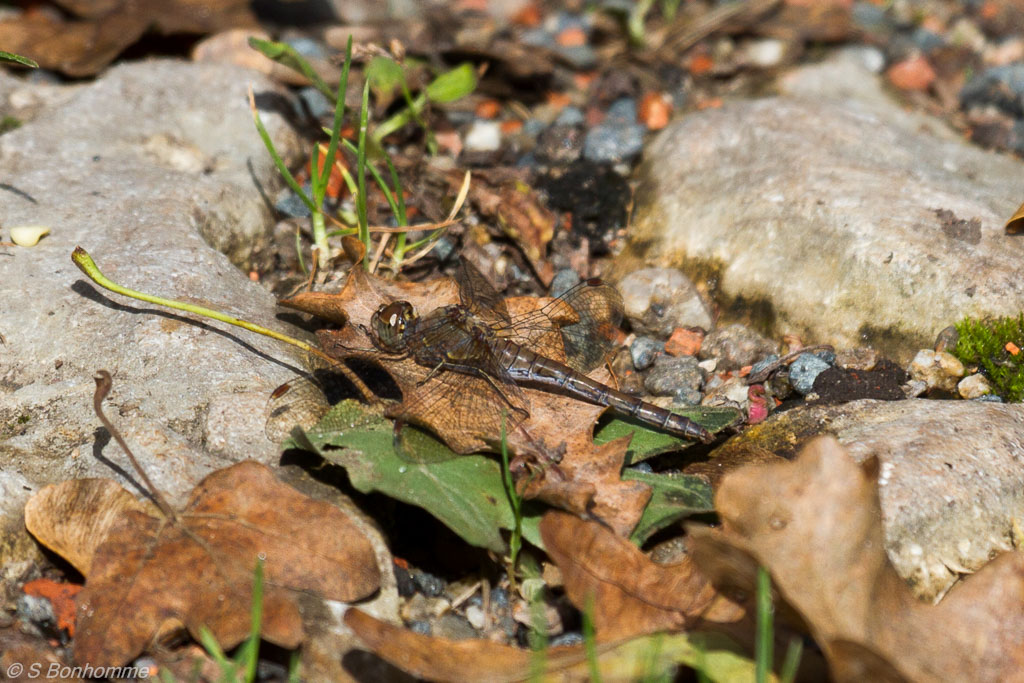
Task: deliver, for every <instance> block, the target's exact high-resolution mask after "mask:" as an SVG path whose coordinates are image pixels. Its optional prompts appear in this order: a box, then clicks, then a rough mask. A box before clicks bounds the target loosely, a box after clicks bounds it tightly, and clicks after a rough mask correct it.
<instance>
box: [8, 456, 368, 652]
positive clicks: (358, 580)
mask: <svg viewBox="0 0 1024 683" xmlns="http://www.w3.org/2000/svg"><path fill="white" fill-rule="evenodd" d="M111 486H115V487H116V486H117V485H116V484H114V483H113V482H107V483H95V481H94V482H93V483H90V484H86V485H76V484H72V483H66V484H64V485H60V486H58V487H51V488H50V489H46V490H44V493H46V495H45V496H43V497H42V498H41V501H40V502H30V504H29V505H30V507H31V508H32V511H31V515H28V514H27V516H31V517H32V520H33V521H32V526H31V527H30V529H34V531H33V533H34V534H36V535H37V538H40V540H41V542H43V543H44V545H47V546H48V547H51V548H54V549H60V552H62V553H64V552H67V553H68V555H67V556H68V557H75V558H76V561H77V562H78V563H79V564H78V565H76V566H79V565H80V566H82V567H84V568H85V569H86V572H84V573H87V581H86V586H85V588H84V589H83V590H82V591H81V593H79V594H78V598H77V601H76V602H77V606H78V619H77V622H78V632H77V636H76V638H75V660H76V661H77V662H79V663H83V664H84V663H88V664H91V665H92V666H95V667H102V666H120V665H122V664H124V663H125V662H127V661H130V660H131V659H132V658H134V657H136V656H138V655H139V653H141V652H142V650H143V648H144V647H145V646H146V645H147V644H148V643H150V642H151V641H153V640H157V641H159V640H161V639H163V638H165V637H166V636H168V635H169V634H171V633H174V632H176V631H178V630H180V629H181V628H182V627H184V628H187V629H188V631H189V632H190V633H191V634H192V635H193V636H194V637H195V636H198V634H199V629H200V627H202V626H206V627H207V628H209V629H210V630H211V631H212V632H213V634H214V635H215V636H216V638H217V639H218V641H219V642H220V644H221V645H222V647H224V648H225V649H226V648H230V647H233V646H234V645H237V644H238V643H239V642H241V641H242V640H243V639H244V638H245V637H246V636H247V635H248V632H249V628H250V607H251V599H252V596H251V586H252V581H253V570H254V568H255V566H256V562H257V559H262V560H263V562H264V564H265V570H264V575H265V577H266V578H265V589H264V595H265V598H264V616H263V623H262V635H263V637H264V638H265V639H267V640H268V641H270V642H273V643H276V644H278V645H281V646H282V647H296V646H297V645H298V644H299V643H300V642H301V641H302V639H303V629H302V619H301V614H300V612H299V608H298V604H297V599H298V597H299V595H300V594H306V595H315V596H320V597H322V598H325V599H331V600H342V601H353V600H358V599H361V598H364V597H367V596H368V595H370V594H371V593H373V592H374V591H376V590H377V588H378V586H379V582H380V571H379V569H378V567H377V562H376V557H375V554H374V551H373V548H372V546H371V545H370V542H369V541H368V540H367V539H366V537H365V536H364V535H363V534H362V532H361V531H360V530H359V528H358V527H357V526H356V524H355V523H354V522H353V521H352V520H350V519H349V518H348V516H347V515H346V514H345V513H343V512H342V511H341V510H339V509H338V508H337V507H335V506H333V505H330V504H328V503H324V502H321V501H316V500H313V499H311V498H308V497H306V496H304V495H302V494H300V493H299V492H298V491H295V490H294V489H292V488H291V487H289V486H286V485H284V484H282V483H281V482H279V481H278V480H277V479H276V478H275V477H274V475H273V474H272V473H271V472H270V470H269V469H268V468H267V467H265V466H264V465H261V464H259V463H255V462H252V461H246V462H242V463H239V464H237V465H233V466H232V467H229V468H226V469H223V470H219V471H217V472H214V473H213V474H211V475H210V476H208V477H206V478H205V479H204V480H203V481H202V482H200V484H199V485H198V486H197V487H196V489H195V490H194V491H193V492H192V495H191V497H190V499H189V502H188V504H187V505H186V506H185V508H184V510H183V511H182V512H181V513H179V514H178V522H177V523H174V522H171V521H169V520H167V519H164V518H163V517H158V516H155V515H154V514H152V511H151V508H145V507H143V506H141V505H137V506H133V505H131V504H129V503H127V502H125V500H124V496H127V495H128V494H127V492H124V494H123V495H122V494H118V493H116V492H115V491H114V490H113V489H112V488H110V487H111ZM39 495H40V496H42V494H39ZM62 495H63V496H66V498H62ZM129 497H130V496H129ZM76 505H84V506H85V507H75V506H76ZM65 513H66V514H68V517H67V519H66V521H65V522H63V523H62V522H60V521H59V520H54V519H52V518H51V516H52V515H60V514H65ZM79 527H81V528H79ZM104 530H105V532H106V533H105V534H104V533H103V532H104ZM325 530H329V532H328V533H325ZM101 534H102V540H99V539H98V537H99V536H100V535H101Z"/></svg>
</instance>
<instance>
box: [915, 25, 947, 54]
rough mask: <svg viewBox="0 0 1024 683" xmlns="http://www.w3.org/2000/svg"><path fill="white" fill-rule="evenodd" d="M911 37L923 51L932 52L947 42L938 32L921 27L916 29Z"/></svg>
mask: <svg viewBox="0 0 1024 683" xmlns="http://www.w3.org/2000/svg"><path fill="white" fill-rule="evenodd" d="M910 39H911V40H913V41H914V44H915V45H917V46H918V47H919V48H920V49H921V51H922V52H931V51H932V50H936V49H938V48H940V47H942V46H943V45H945V44H946V41H945V40H944V39H943V38H942V36H940V35H939V34H938V33H933V32H931V31H929V30H928V29H926V28H921V27H918V28H916V29H914V32H913V33H912V34H910Z"/></svg>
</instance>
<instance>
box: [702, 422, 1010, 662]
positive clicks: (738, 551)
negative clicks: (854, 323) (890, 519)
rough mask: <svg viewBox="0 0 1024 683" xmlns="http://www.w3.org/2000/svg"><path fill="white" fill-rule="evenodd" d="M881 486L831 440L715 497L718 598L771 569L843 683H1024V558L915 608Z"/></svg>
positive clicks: (709, 563)
mask: <svg viewBox="0 0 1024 683" xmlns="http://www.w3.org/2000/svg"><path fill="white" fill-rule="evenodd" d="M875 469H877V468H875ZM875 477H876V473H875V472H874V471H873V469H872V468H871V467H868V468H865V467H862V466H860V465H858V464H857V463H855V462H854V461H853V460H852V459H851V458H850V457H849V456H848V455H847V454H846V452H845V451H844V450H843V448H842V446H840V445H839V443H838V442H837V441H836V440H835V439H833V438H831V437H821V438H818V439H816V440H814V441H812V442H811V443H809V444H808V445H807V446H806V447H805V448H804V449H803V450H802V451H801V452H800V454H799V455H798V456H797V458H796V460H795V461H793V462H788V463H780V464H771V465H752V466H749V467H745V468H742V469H739V470H737V471H735V472H732V473H730V474H728V475H726V476H725V478H724V479H723V481H722V484H721V487H720V488H719V491H718V493H717V495H716V496H715V507H716V509H717V510H718V512H719V515H720V517H721V519H722V527H721V529H720V530H713V529H708V528H701V527H693V528H691V529H690V539H691V542H690V549H691V553H692V555H693V558H694V561H695V562H696V563H697V565H698V566H699V567H700V568H701V570H702V571H704V572H705V573H706V574H707V575H708V576H709V577H710V578H711V579H712V581H713V582H714V583H715V585H718V586H722V585H728V584H734V585H735V584H742V583H746V582H749V580H750V577H752V576H753V574H754V572H755V569H756V566H757V565H758V564H761V565H763V566H765V567H767V568H768V570H769V571H770V572H771V574H772V580H773V582H774V584H775V586H776V587H777V589H778V591H779V594H780V596H781V597H782V599H784V600H785V602H786V603H787V604H788V605H789V606H791V607H792V608H793V609H795V610H796V611H797V612H798V613H799V614H800V616H801V617H802V618H803V620H804V621H805V622H806V624H807V625H808V626H809V628H810V630H811V633H812V635H813V636H814V637H815V639H816V640H817V642H818V643H819V644H820V645H821V647H822V649H823V650H824V652H825V655H826V657H827V658H828V660H829V665H830V667H831V669H832V674H833V676H834V677H835V678H836V679H837V680H842V681H845V680H850V681H853V680H864V679H863V678H861V677H860V676H861V674H862V673H863V672H876V673H882V672H886V676H887V677H886V678H885V679H886V680H894V679H895V678H899V677H902V678H904V679H906V680H914V681H940V680H973V681H1004V680H1011V679H1012V680H1019V679H1020V678H1021V674H1020V672H1021V671H1022V670H1024V648H1022V647H1021V644H1022V639H1021V635H1020V634H1021V633H1024V555H1022V554H1021V553H1005V554H1003V555H1000V556H999V557H997V558H996V559H995V560H993V561H992V562H990V563H989V564H988V565H986V566H985V567H983V568H982V569H981V570H980V571H979V572H977V573H976V574H974V575H972V576H969V577H967V578H966V579H965V580H964V581H962V582H961V583H960V584H958V585H957V586H955V587H954V588H953V590H951V591H950V592H949V593H948V594H947V596H946V597H945V598H944V599H943V600H942V602H941V603H939V604H938V605H929V604H926V603H923V602H920V601H918V600H916V599H915V598H914V596H913V594H912V593H911V591H910V589H909V587H908V586H907V584H906V583H904V581H903V580H902V579H901V578H900V577H899V576H898V575H897V573H896V571H895V569H893V567H892V565H891V564H890V563H889V560H888V558H887V556H886V554H885V550H884V544H883V536H882V523H881V511H880V507H879V503H878V492H877V484H876V481H875Z"/></svg>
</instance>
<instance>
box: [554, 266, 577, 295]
mask: <svg viewBox="0 0 1024 683" xmlns="http://www.w3.org/2000/svg"><path fill="white" fill-rule="evenodd" d="M579 283H580V276H579V274H577V272H576V271H575V270H573V269H572V268H562V269H561V270H560V271H558V272H557V273H555V276H554V277H553V278H551V296H562V295H563V294H565V293H566V292H568V291H569V290H570V289H572V288H573V287H575V286H576V285H578V284H579Z"/></svg>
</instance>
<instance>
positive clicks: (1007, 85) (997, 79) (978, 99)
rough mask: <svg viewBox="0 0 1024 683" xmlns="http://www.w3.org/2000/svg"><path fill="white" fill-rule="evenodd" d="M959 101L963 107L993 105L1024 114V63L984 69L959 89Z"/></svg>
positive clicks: (1016, 114) (1010, 112) (1016, 115)
mask: <svg viewBox="0 0 1024 683" xmlns="http://www.w3.org/2000/svg"><path fill="white" fill-rule="evenodd" d="M960 102H961V103H962V104H963V105H964V106H965V107H970V106H977V105H985V104H991V105H995V106H996V107H998V108H999V109H1001V110H1003V111H1004V112H1006V113H1008V114H1010V115H1012V116H1015V117H1017V118H1021V117H1022V116H1024V63H1021V62H1016V63H1014V64H1004V65H1002V66H994V67H992V68H990V69H985V70H984V71H982V72H981V73H980V74H978V75H977V76H975V77H974V78H972V79H971V80H970V81H968V82H967V85H965V86H964V87H963V89H961V91H960Z"/></svg>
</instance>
